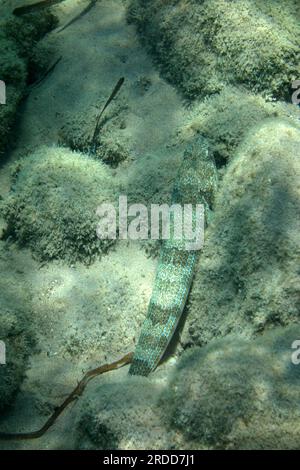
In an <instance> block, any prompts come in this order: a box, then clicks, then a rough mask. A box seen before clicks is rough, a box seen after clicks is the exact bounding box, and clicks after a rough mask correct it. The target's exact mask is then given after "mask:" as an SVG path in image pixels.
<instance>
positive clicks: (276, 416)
mask: <svg viewBox="0 0 300 470" xmlns="http://www.w3.org/2000/svg"><path fill="white" fill-rule="evenodd" d="M299 338H300V326H299V324H298V325H293V326H290V327H287V328H276V329H274V330H273V332H269V333H267V334H265V335H263V336H262V337H261V338H259V339H257V340H255V341H245V340H241V339H238V338H236V337H230V336H229V337H227V338H226V339H222V340H219V341H213V342H211V343H210V344H209V345H208V346H206V347H203V348H192V349H191V350H189V351H187V352H186V353H184V355H183V356H182V358H181V359H180V362H179V364H178V368H177V371H176V372H175V374H174V377H173V380H172V382H171V384H170V386H169V388H168V389H167V390H166V392H165V393H164V397H163V400H162V403H161V407H163V409H164V412H165V414H166V417H167V419H168V420H169V426H171V427H172V428H174V427H175V429H177V430H178V431H179V432H181V433H182V436H183V438H184V439H185V441H186V443H187V444H188V446H189V447H190V448H192V449H195V448H198V447H201V446H203V445H205V446H207V447H210V448H223V449H224V448H226V449H297V448H298V447H299V438H300V425H299V423H300V420H299V418H300V410H299V405H298V390H299V385H300V365H299V364H298V365H297V364H296V363H295V362H297V361H295V360H294V362H293V360H292V359H293V357H292V354H293V353H294V354H295V357H296V356H297V357H298V356H299V351H298V353H297V351H295V350H294V349H292V345H293V343H294V341H295V340H299Z"/></svg>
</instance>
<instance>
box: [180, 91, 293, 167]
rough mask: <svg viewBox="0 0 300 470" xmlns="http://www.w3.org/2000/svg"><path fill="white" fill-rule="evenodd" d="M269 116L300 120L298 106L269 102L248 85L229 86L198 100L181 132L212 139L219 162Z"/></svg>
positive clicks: (230, 153) (227, 158)
mask: <svg viewBox="0 0 300 470" xmlns="http://www.w3.org/2000/svg"><path fill="white" fill-rule="evenodd" d="M268 117H279V118H290V119H293V120H296V122H297V121H298V122H299V118H300V113H299V110H298V109H297V107H296V106H294V105H292V104H287V103H284V102H267V101H266V100H265V99H264V98H263V97H262V96H260V95H255V94H252V93H249V92H248V91H247V90H246V89H245V88H242V87H232V86H225V87H224V89H223V90H222V91H221V92H220V93H218V94H215V95H212V96H210V97H208V98H207V99H206V100H204V101H202V102H201V103H199V104H195V106H194V108H193V110H192V112H191V117H190V119H189V121H188V123H187V124H186V125H185V126H184V127H183V128H182V129H181V131H180V136H181V138H183V139H184V140H187V139H189V138H190V137H191V135H192V136H193V135H195V134H196V133H200V134H201V135H203V136H204V137H206V138H207V139H208V142H209V144H210V148H211V150H212V152H213V155H214V158H215V161H216V163H217V165H218V166H222V165H224V164H225V163H227V162H228V160H229V159H230V158H231V156H232V155H233V153H234V152H235V150H236V148H237V146H238V145H239V144H240V143H241V142H242V140H243V139H244V137H245V136H246V135H247V133H248V131H249V129H251V128H252V127H253V126H254V125H257V124H259V122H260V121H262V120H263V119H266V118H268Z"/></svg>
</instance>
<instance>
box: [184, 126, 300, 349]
mask: <svg viewBox="0 0 300 470" xmlns="http://www.w3.org/2000/svg"><path fill="white" fill-rule="evenodd" d="M299 162H300V127H299V126H298V125H296V124H295V125H293V124H291V123H290V122H287V121H282V120H277V119H271V120H266V121H264V122H263V123H262V124H261V125H260V126H258V127H257V128H255V129H253V130H252V131H250V133H249V135H248V137H247V138H246V139H245V141H244V142H243V143H242V144H241V146H240V147H239V148H238V150H237V153H236V155H235V156H234V157H233V159H232V161H231V162H230V163H229V165H228V166H227V169H226V173H225V176H224V178H223V180H222V182H221V185H220V189H219V191H218V193H217V197H216V202H215V212H214V219H213V221H212V223H211V225H210V226H209V228H208V230H207V232H206V237H205V240H206V241H205V244H204V249H203V252H202V253H201V256H200V261H199V264H198V268H197V272H196V275H195V279H194V284H193V288H192V291H191V294H190V299H189V311H188V316H187V322H186V325H185V329H184V335H183V336H184V340H185V341H186V342H187V343H194V344H198V345H202V344H205V343H207V342H209V341H211V340H212V339H215V338H217V337H220V336H225V335H227V334H228V333H230V332H238V333H240V334H242V335H244V336H246V337H252V336H253V335H256V334H258V333H261V332H262V331H264V330H266V329H269V328H271V327H273V326H274V325H287V324H289V323H291V322H297V321H299V305H300V288H299V286H300V282H299V281H300V279H299V274H300V273H299V256H300V244H299V233H300V213H299V207H300V204H299V203H300V164H299Z"/></svg>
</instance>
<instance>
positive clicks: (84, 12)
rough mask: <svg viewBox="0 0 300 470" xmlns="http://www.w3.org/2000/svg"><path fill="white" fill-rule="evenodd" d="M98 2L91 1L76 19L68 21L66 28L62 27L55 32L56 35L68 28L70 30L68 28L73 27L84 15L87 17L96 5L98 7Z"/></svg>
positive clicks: (95, 0)
mask: <svg viewBox="0 0 300 470" xmlns="http://www.w3.org/2000/svg"><path fill="white" fill-rule="evenodd" d="M97 1H98V0H91V1H90V2H89V4H88V5H87V6H86V7H85V8H84V9H83V10H82V11H81V12H80V13H78V15H76V16H75V17H74V18H72V19H71V20H70V21H68V23H66V24H65V25H64V26H62V27H61V28H59V29H57V30H56V31H55V32H56V33H61V32H62V31H64V30H65V29H66V28H68V26H71V24H73V23H75V21H77V20H79V19H80V18H82V17H83V16H84V15H86V14H87V13H88V12H89V11H90V10H91V9H92V8H93V6H94V5H96V3H97Z"/></svg>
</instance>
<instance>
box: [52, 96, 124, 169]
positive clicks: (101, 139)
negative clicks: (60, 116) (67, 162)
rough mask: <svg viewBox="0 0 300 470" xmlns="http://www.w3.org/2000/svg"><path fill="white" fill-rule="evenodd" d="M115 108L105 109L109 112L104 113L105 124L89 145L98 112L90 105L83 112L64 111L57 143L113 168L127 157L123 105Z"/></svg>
mask: <svg viewBox="0 0 300 470" xmlns="http://www.w3.org/2000/svg"><path fill="white" fill-rule="evenodd" d="M114 109H115V111H114V112H113V113H111V112H110V111H108V112H107V113H108V115H106V114H105V115H104V116H103V126H104V127H103V128H101V129H100V130H99V135H98V136H97V138H96V142H95V144H96V145H92V138H93V133H94V131H95V123H96V120H97V115H98V113H99V111H98V110H97V109H96V108H95V107H94V106H91V107H89V108H88V109H87V111H85V112H82V113H77V114H75V115H74V114H67V115H66V118H65V123H64V125H63V126H62V128H61V129H60V133H59V142H60V144H61V145H64V146H67V147H69V148H70V149H71V150H76V151H79V152H84V153H87V154H89V155H91V156H92V157H93V158H95V159H99V160H102V161H103V162H104V163H106V164H107V165H109V166H111V167H112V168H116V167H117V166H118V165H119V164H120V163H122V162H124V161H126V160H129V158H130V153H129V149H128V142H127V139H126V138H125V137H124V135H122V126H123V125H124V117H123V114H124V113H123V107H122V105H121V106H120V105H119V106H118V105H117V106H116V108H114ZM109 113H110V114H109ZM92 147H93V148H92Z"/></svg>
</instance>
